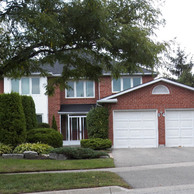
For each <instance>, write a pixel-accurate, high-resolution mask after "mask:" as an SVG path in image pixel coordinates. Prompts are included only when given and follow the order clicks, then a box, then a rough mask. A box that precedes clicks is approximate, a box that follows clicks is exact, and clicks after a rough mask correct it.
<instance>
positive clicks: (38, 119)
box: [36, 115, 42, 123]
mask: <svg viewBox="0 0 194 194" xmlns="http://www.w3.org/2000/svg"><path fill="white" fill-rule="evenodd" d="M36 119H37V123H42V115H36Z"/></svg>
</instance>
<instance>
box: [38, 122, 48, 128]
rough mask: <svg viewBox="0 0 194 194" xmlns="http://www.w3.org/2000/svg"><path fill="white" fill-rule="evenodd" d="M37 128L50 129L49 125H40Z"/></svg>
mask: <svg viewBox="0 0 194 194" xmlns="http://www.w3.org/2000/svg"><path fill="white" fill-rule="evenodd" d="M37 128H50V125H49V124H48V123H38V125H37Z"/></svg>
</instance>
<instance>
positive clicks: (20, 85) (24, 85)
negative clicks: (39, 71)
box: [11, 78, 40, 95]
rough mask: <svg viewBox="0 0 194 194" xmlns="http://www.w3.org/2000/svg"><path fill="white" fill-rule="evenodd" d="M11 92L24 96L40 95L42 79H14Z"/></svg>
mask: <svg viewBox="0 0 194 194" xmlns="http://www.w3.org/2000/svg"><path fill="white" fill-rule="evenodd" d="M11 91H13V92H17V93H19V94H24V95H28V94H40V78H21V79H20V80H19V79H12V80H11Z"/></svg>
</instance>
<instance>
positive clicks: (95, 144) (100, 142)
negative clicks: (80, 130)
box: [81, 138, 112, 150]
mask: <svg viewBox="0 0 194 194" xmlns="http://www.w3.org/2000/svg"><path fill="white" fill-rule="evenodd" d="M111 146H112V142H111V141H110V140H109V139H101V138H94V139H82V140H81V147H83V148H91V149H93V150H103V149H107V148H111Z"/></svg>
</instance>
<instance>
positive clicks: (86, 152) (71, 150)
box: [51, 147, 108, 159]
mask: <svg viewBox="0 0 194 194" xmlns="http://www.w3.org/2000/svg"><path fill="white" fill-rule="evenodd" d="M51 153H56V154H63V155H65V156H66V157H67V158H68V159H90V158H99V157H100V156H108V154H107V153H105V152H98V151H94V150H92V149H90V148H79V147H61V148H56V149H53V150H52V151H51Z"/></svg>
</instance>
